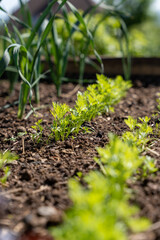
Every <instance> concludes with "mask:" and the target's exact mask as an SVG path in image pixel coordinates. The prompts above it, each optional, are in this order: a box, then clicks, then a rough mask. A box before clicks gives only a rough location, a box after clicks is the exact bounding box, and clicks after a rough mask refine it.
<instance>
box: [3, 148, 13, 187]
mask: <svg viewBox="0 0 160 240" xmlns="http://www.w3.org/2000/svg"><path fill="white" fill-rule="evenodd" d="M16 159H17V156H16V155H15V154H12V153H10V152H9V151H6V152H4V153H0V169H1V170H2V171H3V176H2V177H0V182H1V183H2V184H4V183H5V182H6V181H7V178H8V176H9V175H10V168H9V167H8V166H7V164H9V163H11V162H12V161H14V160H16Z"/></svg>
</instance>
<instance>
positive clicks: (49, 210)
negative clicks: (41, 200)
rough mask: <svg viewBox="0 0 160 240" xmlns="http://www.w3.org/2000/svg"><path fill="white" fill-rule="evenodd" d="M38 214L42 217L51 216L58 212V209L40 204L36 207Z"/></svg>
mask: <svg viewBox="0 0 160 240" xmlns="http://www.w3.org/2000/svg"><path fill="white" fill-rule="evenodd" d="M38 214H39V215H40V216H42V217H48V218H49V217H53V216H55V215H57V214H58V210H57V209H56V208H55V207H49V206H41V207H39V208H38Z"/></svg>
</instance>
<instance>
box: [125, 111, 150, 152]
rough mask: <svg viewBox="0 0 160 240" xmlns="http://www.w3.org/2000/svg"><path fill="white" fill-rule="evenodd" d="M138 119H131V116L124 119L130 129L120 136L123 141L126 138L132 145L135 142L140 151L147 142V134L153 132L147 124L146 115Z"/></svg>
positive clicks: (148, 138)
mask: <svg viewBox="0 0 160 240" xmlns="http://www.w3.org/2000/svg"><path fill="white" fill-rule="evenodd" d="M139 120H140V121H141V122H139V123H138V122H137V120H136V119H133V118H132V117H131V116H129V117H128V119H126V120H125V123H126V124H127V125H128V127H129V128H130V130H131V131H127V132H125V133H124V134H123V136H122V138H123V140H124V141H126V140H128V141H129V142H131V143H132V144H133V145H134V144H135V145H136V146H137V147H139V148H140V151H141V150H143V149H144V148H145V146H146V145H147V143H148V142H149V140H150V137H149V135H150V134H151V133H152V132H153V129H152V127H151V126H149V125H148V122H149V120H150V118H148V117H147V116H146V117H144V118H139Z"/></svg>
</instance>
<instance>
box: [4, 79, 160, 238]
mask: <svg viewBox="0 0 160 240" xmlns="http://www.w3.org/2000/svg"><path fill="white" fill-rule="evenodd" d="M145 85H146V86H144V85H143V84H142V83H141V82H140V81H137V82H136V84H135V86H134V87H133V88H131V89H130V90H129V92H128V94H127V97H126V98H124V99H122V100H121V102H120V103H119V104H118V105H117V106H116V107H115V112H114V113H111V114H108V115H103V116H99V117H97V118H96V119H94V120H93V121H91V122H90V123H87V126H88V127H89V130H90V132H89V133H85V134H84V133H79V134H78V136H76V137H75V138H72V137H70V138H69V139H68V140H66V141H63V142H57V143H55V142H54V141H51V142H50V143H49V144H47V143H46V142H45V141H44V142H42V143H39V144H36V143H34V142H33V141H32V139H31V137H30V133H31V131H32V130H31V126H32V125H33V124H34V123H35V122H36V121H37V119H39V118H43V119H44V121H43V124H44V125H46V126H49V125H50V124H51V122H52V115H51V114H50V112H49V109H50V108H51V103H52V101H55V100H57V98H56V93H55V88H54V86H53V85H51V84H41V85H40V91H41V105H44V107H45V108H42V109H39V110H38V112H37V116H34V114H32V115H31V116H30V117H29V118H28V119H27V120H17V115H16V114H17V106H16V105H13V104H12V105H11V106H10V107H7V108H3V106H7V105H8V104H11V103H13V102H14V101H16V100H17V98H18V87H17V89H16V91H15V93H14V95H12V96H11V97H9V96H8V83H6V82H5V81H1V82H0V86H1V87H0V150H1V151H6V150H10V151H12V152H15V153H16V154H17V155H18V157H19V158H18V160H17V161H14V162H13V163H11V164H10V167H11V175H10V176H9V178H8V180H7V183H6V185H5V186H1V193H0V225H1V230H0V239H2V240H5V239H7V238H5V237H2V236H11V239H17V237H16V236H17V235H18V236H22V237H21V239H23V240H30V239H34V240H36V239H37V240H38V239H39V240H40V239H43V240H45V239H46V240H47V239H48V240H49V239H52V238H49V236H48V237H47V227H48V226H50V225H56V224H59V223H61V221H62V218H63V214H64V211H65V210H66V209H67V208H68V207H69V206H70V204H71V201H70V200H69V197H68V187H67V182H68V179H70V178H71V177H74V176H76V174H77V173H78V172H82V173H83V174H86V173H87V172H89V171H90V170H93V169H96V168H97V165H96V163H95V162H94V160H93V157H94V156H96V155H97V152H96V147H99V146H100V147H103V146H105V145H106V144H107V143H108V133H109V132H113V133H116V134H118V135H121V134H122V132H123V131H125V130H127V127H126V125H125V123H124V119H125V118H126V117H127V116H128V115H131V116H133V117H135V118H137V117H143V116H149V117H152V114H153V113H155V111H156V106H157V102H156V98H157V93H158V92H160V86H158V85H154V84H145ZM77 90H78V87H77V86H74V85H72V84H68V85H65V86H63V94H62V97H61V98H60V99H58V101H60V102H65V103H67V104H69V105H70V106H73V105H74V103H75V99H76V91H77ZM81 90H82V89H81ZM8 106H9V105H8ZM29 111H30V107H29V106H27V109H26V113H28V112H29ZM156 121H158V120H156ZM152 125H153V126H154V125H155V119H154V118H153V117H152ZM22 131H26V132H27V134H26V135H24V137H19V136H18V132H22ZM44 139H45V136H44ZM23 141H24V148H23V147H22V145H23ZM151 149H152V151H150V152H148V154H149V155H151V156H152V157H154V158H155V160H156V164H157V167H159V168H160V161H159V156H160V141H159V140H158V139H157V140H156V141H155V142H154V144H153V145H152V146H151ZM0 174H2V173H0ZM131 187H132V189H133V190H134V199H133V200H132V201H133V202H134V203H137V204H138V205H139V207H140V209H141V211H140V215H142V216H146V217H148V218H149V219H150V220H151V221H152V223H153V225H152V226H151V228H150V229H149V231H148V232H147V233H143V234H141V235H134V236H131V239H135V240H139V239H141V240H142V239H143V240H157V239H160V172H159V171H157V173H156V174H155V175H154V176H148V177H147V178H146V179H145V180H137V182H136V183H135V184H133V185H132V186H131ZM8 229H10V231H9V230H8ZM2 230H3V231H2ZM26 232H28V233H29V235H25V233H26ZM5 234H6V235H5ZM37 234H38V235H39V236H41V237H37V236H38V235H37ZM45 236H46V238H45Z"/></svg>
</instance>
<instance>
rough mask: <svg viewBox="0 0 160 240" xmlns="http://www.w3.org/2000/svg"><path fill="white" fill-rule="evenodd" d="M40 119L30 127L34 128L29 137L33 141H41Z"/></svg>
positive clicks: (41, 128)
mask: <svg viewBox="0 0 160 240" xmlns="http://www.w3.org/2000/svg"><path fill="white" fill-rule="evenodd" d="M41 123H42V119H40V120H38V121H37V122H36V123H35V125H34V126H32V129H34V133H31V137H32V140H33V141H36V142H37V143H39V142H41V141H42V135H43V127H42V125H41Z"/></svg>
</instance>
